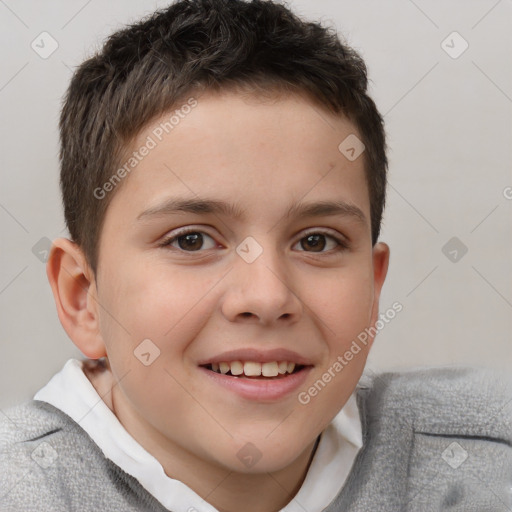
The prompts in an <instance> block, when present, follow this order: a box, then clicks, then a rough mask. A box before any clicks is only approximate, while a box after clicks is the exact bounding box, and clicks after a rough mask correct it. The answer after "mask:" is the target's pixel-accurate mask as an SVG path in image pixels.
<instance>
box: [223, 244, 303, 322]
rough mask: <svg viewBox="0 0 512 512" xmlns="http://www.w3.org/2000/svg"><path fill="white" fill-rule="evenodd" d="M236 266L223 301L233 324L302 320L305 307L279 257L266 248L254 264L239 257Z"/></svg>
mask: <svg viewBox="0 0 512 512" xmlns="http://www.w3.org/2000/svg"><path fill="white" fill-rule="evenodd" d="M233 265H234V266H233V269H232V270H231V272H229V277H228V281H227V282H226V292H225V294H224V297H223V301H222V313H223V315H224V316H225V317H226V318H227V319H228V320H229V321H231V322H240V321H243V322H249V323H257V324H262V325H263V324H264V325H271V324H280V323H295V322H297V321H298V320H299V318H300V317H301V315H302V312H303V307H304V306H303V303H302V301H301V299H300V297H299V296H298V295H297V292H296V290H294V287H293V281H294V280H293V279H292V278H291V269H290V268H287V267H286V265H285V263H284V262H283V260H282V257H281V256H280V255H279V254H277V253H276V252H275V251H271V250H269V249H265V250H264V251H263V253H262V254H261V255H260V256H259V257H258V258H257V259H256V260H255V261H253V262H252V263H248V262H247V261H245V260H244V259H243V258H241V257H239V256H238V255H236V256H235V261H234V263H233Z"/></svg>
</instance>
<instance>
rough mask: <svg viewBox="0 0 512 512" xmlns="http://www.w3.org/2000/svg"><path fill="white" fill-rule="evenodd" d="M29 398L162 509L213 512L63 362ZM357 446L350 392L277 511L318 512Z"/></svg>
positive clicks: (78, 366) (73, 366)
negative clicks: (60, 418) (75, 428)
mask: <svg viewBox="0 0 512 512" xmlns="http://www.w3.org/2000/svg"><path fill="white" fill-rule="evenodd" d="M34 400H41V401H43V402H47V403H49V404H51V405H53V406H54V407H56V408H57V409H60V410H61V411H62V412H64V413H65V414H67V415H68V416H69V417H70V418H71V419H73V420H74V421H75V422H76V423H78V424H79V425H80V427H82V428H83V430H85V432H87V434H89V436H90V437H91V439H92V440H93V441H94V442H95V443H96V444H97V445H98V447H99V448H100V449H101V451H102V452H103V454H104V455H105V457H107V458H108V459H110V460H111V461H112V462H114V463H115V464H117V465H118V466H119V467H120V468H121V469H122V470H123V471H125V472H126V473H128V474H130V475H131V476H133V477H134V478H136V479H137V480H138V481H139V482H140V483H141V485H142V486H143V487H144V488H145V489H146V490H147V491H148V492H149V493H150V494H152V495H153V496H154V497H155V498H156V499H157V500H158V501H160V502H161V503H162V504H163V506H164V507H166V508H168V509H170V510H173V511H175V512H187V511H188V510H191V507H194V508H195V509H196V510H197V511H198V512H218V511H217V510H216V509H215V508H214V507H213V506H212V505H210V504H208V503H206V502H205V501H204V500H203V499H202V498H201V497H200V496H199V495H198V494H196V493H195V492H194V491H193V490H192V489H190V488H189V487H188V486H187V485H185V484H184V483H183V482H180V481H179V480H176V479H173V478H170V477H168V476H167V475H166V474H165V472H164V469H163V467H162V465H161V464H160V462H158V460H157V459H156V458H155V457H153V455H151V454H150V453H149V452H147V451H146V450H145V449H144V448H143V447H142V446H141V445H140V444H139V443H138V442H137V441H136V440H135V439H134V438H133V437H132V436H131V435H130V434H129V433H128V432H127V431H126V430H125V428H124V427H123V426H122V424H121V423H120V422H119V420H118V419H117V417H116V416H115V414H114V413H113V412H112V411H111V410H110V409H109V408H108V406H107V405H106V404H105V403H104V402H103V400H102V399H101V397H100V396H99V395H98V393H97V391H96V389H95V388H94V386H93V385H92V384H91V382H90V381H89V379H88V378H87V376H86V375H85V374H84V372H83V370H82V362H81V361H79V360H77V359H69V360H68V361H67V362H66V364H65V365H64V367H63V368H62V370H61V371H60V372H58V373H57V374H56V375H54V376H53V377H52V379H51V380H50V381H49V382H48V383H47V384H46V385H45V386H44V387H43V388H41V389H40V390H39V391H38V392H37V393H36V394H35V395H34ZM362 445H363V440H362V429H361V421H360V419H359V411H358V408H357V403H356V397H355V392H354V393H353V394H352V395H351V397H350V398H349V400H348V402H347V403H346V404H345V406H344V407H343V408H342V410H341V411H340V412H339V413H338V414H337V415H336V417H335V418H334V419H333V421H332V422H331V423H330V424H329V425H328V427H327V428H326V429H325V430H324V432H323V433H322V436H321V438H320V442H319V444H318V447H317V450H316V452H315V455H314V457H313V460H312V461H311V465H310V467H309V470H308V473H307V475H306V478H305V480H304V482H303V484H302V486H301V488H300V489H299V492H298V493H297V494H296V495H295V497H294V498H293V499H292V501H291V502H290V503H288V504H287V505H286V506H285V507H284V508H283V509H281V511H280V512H304V510H307V511H308V512H321V511H322V510H324V509H325V508H326V507H327V506H328V505H329V504H330V503H331V501H332V500H333V499H334V498H335V497H336V495H337V494H338V493H339V491H340V489H341V487H342V486H343V484H344V483H345V480H346V479H347V476H348V474H349V473H350V469H351V468H352V464H353V462H354V460H355V458H356V455H357V453H358V451H359V449H360V448H361V447H362Z"/></svg>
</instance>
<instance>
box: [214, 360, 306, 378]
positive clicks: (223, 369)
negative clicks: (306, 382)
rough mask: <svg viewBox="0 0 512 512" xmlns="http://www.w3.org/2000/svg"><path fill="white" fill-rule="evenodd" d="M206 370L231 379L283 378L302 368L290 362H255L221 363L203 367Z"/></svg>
mask: <svg viewBox="0 0 512 512" xmlns="http://www.w3.org/2000/svg"><path fill="white" fill-rule="evenodd" d="M205 368H207V369H208V370H211V371H213V372H215V373H220V374H222V375H230V376H233V377H264V378H282V377H283V376H286V375H289V374H292V373H295V372H298V371H300V370H301V369H302V368H303V366H302V365H296V364H295V363H293V362H290V361H271V362H267V363H259V362H256V361H245V362H243V361H231V362H228V361H222V362H220V363H212V364H208V365H206V366H205Z"/></svg>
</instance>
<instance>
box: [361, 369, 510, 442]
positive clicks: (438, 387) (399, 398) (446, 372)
mask: <svg viewBox="0 0 512 512" xmlns="http://www.w3.org/2000/svg"><path fill="white" fill-rule="evenodd" d="M358 392H359V400H360V403H364V408H365V410H366V412H367V415H368V419H369V420H370V419H371V418H374V419H375V418H376V417H381V419H382V420H384V419H385V417H392V418H394V419H395V420H396V419H397V418H398V417H400V418H402V420H403V421H404V422H405V423H407V424H408V425H410V427H411V428H414V430H415V431H417V432H421V431H425V432H427V431H428V432H430V433H432V434H445V435H465V436H488V437H496V438H500V439H503V440H506V441H507V442H509V443H511V444H512V428H511V421H512V376H511V374H510V372H506V371H504V370H491V369H487V368H471V367H424V368H417V369H413V370H408V371H399V372H385V373H374V372H368V373H365V375H364V376H363V378H362V379H361V381H360V385H359V389H358Z"/></svg>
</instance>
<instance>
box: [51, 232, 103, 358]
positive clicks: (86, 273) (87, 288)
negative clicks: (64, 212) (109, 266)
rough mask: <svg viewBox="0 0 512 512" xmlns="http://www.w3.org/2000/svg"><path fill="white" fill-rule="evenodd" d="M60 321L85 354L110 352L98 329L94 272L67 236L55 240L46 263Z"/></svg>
mask: <svg viewBox="0 0 512 512" xmlns="http://www.w3.org/2000/svg"><path fill="white" fill-rule="evenodd" d="M46 275H47V276H48V281H49V282H50V286H51V287H52V291H53V296H54V298H55V305H56V306H57V313H58V315H59V320H60V323H61V324H62V327H64V330H65V331H66V332H67V334H68V336H69V337H70V338H71V340H72V341H73V343H74V344H75V345H76V346H77V347H78V348H79V349H80V350H81V351H82V353H83V354H84V355H86V356H87V357H89V358H91V359H99V358H100V357H104V356H106V355H107V353H106V350H105V344H104V342H103V338H102V337H101V334H100V330H99V315H98V310H99V305H98V301H97V288H96V282H95V279H94V275H93V272H92V270H91V268H90V267H89V265H88V264H87V261H86V258H85V256H84V254H83V252H82V250H81V249H80V248H79V247H78V245H76V244H75V243H74V242H72V241H71V240H68V239H67V238H57V239H56V240H54V241H53V245H52V250H51V251H50V255H49V257H48V262H47V263H46Z"/></svg>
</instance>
